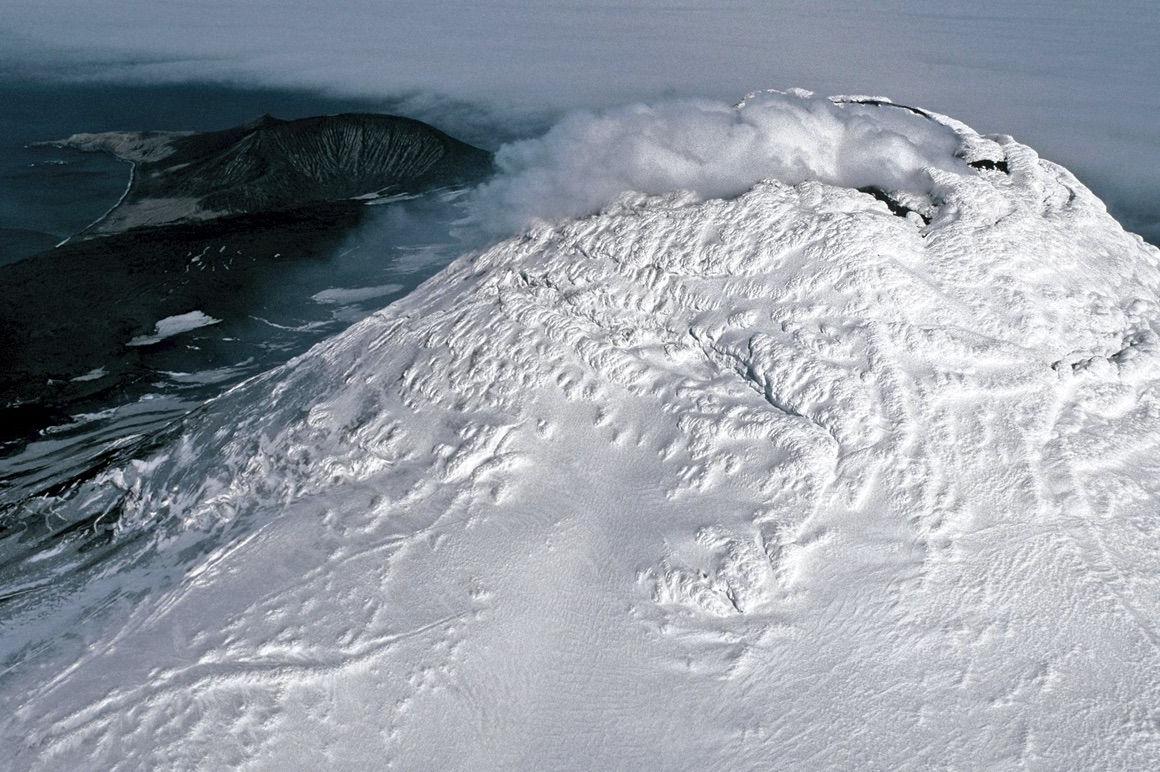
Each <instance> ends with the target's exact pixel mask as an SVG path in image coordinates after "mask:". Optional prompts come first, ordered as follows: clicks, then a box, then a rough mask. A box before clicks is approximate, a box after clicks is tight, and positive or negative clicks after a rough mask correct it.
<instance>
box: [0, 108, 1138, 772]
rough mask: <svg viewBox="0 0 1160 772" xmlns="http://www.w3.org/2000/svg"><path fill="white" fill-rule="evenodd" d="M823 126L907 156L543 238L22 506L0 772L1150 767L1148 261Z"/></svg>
mask: <svg viewBox="0 0 1160 772" xmlns="http://www.w3.org/2000/svg"><path fill="white" fill-rule="evenodd" d="M831 107H833V109H834V110H838V111H840V110H842V109H851V110H856V111H857V112H858V113H859V115H863V116H865V118H864V119H865V120H866V121H870V122H872V123H873V122H874V121H878V123H877V126H879V127H890V130H891V131H897V132H899V133H900V134H901V135H902V136H903V137H904V138H909V140H910V141H911V142H912V144H913V145H914V147H915V148H917V149H918V151H920V152H925V153H927V155H926V160H925V162H922V163H908V164H907V166H906V169H907V174H906V175H904V177H898V178H897V179H896V183H897V184H896V185H894V186H893V187H888V186H886V185H885V183H887V182H889V180H888V179H881V178H875V179H872V180H869V181H867V180H860V179H859V180H850V179H848V178H846V177H843V176H842V175H835V176H833V177H831V178H829V179H828V180H827V179H820V178H819V175H816V174H813V175H803V176H802V177H801V178H795V179H778V178H777V175H776V174H772V175H771V178H769V179H759V180H752V181H751V180H745V184H744V185H742V186H741V187H742V188H743V189H740V190H718V189H711V190H708V191H702V192H700V193H698V192H697V191H684V192H682V191H675V192H674V191H668V192H665V191H660V190H653V191H648V192H649V193H656V194H659V195H647V194H644V193H639V192H638V193H625V194H621V195H619V196H617V197H616V198H615V200H613V201H611V202H603V203H604V204H605V205H604V206H603V207H602V210H601V211H600V212H599V213H598V214H595V215H591V216H586V217H581V218H578V219H577V218H573V219H557V220H551V219H550V218H543V221H542V222H540V223H539V224H538V225H536V226H535V227H533V228H531V229H530V230H528V231H526V232H524V233H523V234H521V235H520V236H517V237H515V238H511V239H508V240H505V241H503V242H501V243H499V244H497V245H495V246H494V247H492V248H490V249H487V250H485V251H482V252H478V253H472V254H468V255H465V256H463V257H462V258H460V259H459V260H457V261H456V262H455V263H453V264H452V265H451V266H450V267H449V268H448V269H446V270H445V271H444V272H442V273H441V274H439V275H438V276H436V277H434V278H433V279H431V280H430V281H428V282H427V283H426V284H424V285H423V286H422V287H420V288H419V289H418V290H416V291H415V292H413V293H412V294H410V295H409V296H407V297H405V298H403V299H401V300H399V301H398V302H395V303H393V304H392V305H390V306H388V307H387V308H385V309H383V310H382V311H380V312H378V313H377V314H375V315H373V316H371V317H369V318H367V319H366V320H364V321H362V322H360V323H358V324H356V325H355V326H353V327H352V328H350V329H349V330H347V331H346V332H345V333H343V334H341V335H339V336H337V337H335V338H333V339H331V340H329V341H327V342H325V343H323V344H320V345H319V346H317V347H315V348H314V349H312V350H311V351H310V352H308V353H307V354H305V355H303V356H301V357H299V358H297V359H295V360H293V361H292V362H290V363H289V364H287V365H286V366H284V367H282V368H279V369H277V370H275V371H272V372H270V373H267V374H266V375H263V376H259V377H258V378H255V379H253V380H251V381H248V382H246V383H245V384H243V385H241V386H239V387H237V388H234V389H232V390H231V391H230V392H228V393H227V394H225V395H223V396H222V397H220V398H219V399H217V400H215V401H214V402H213V403H211V404H210V405H209V406H208V407H207V408H206V409H205V410H203V411H200V412H199V413H197V414H195V415H193V416H191V417H190V419H189V420H188V421H187V422H186V423H185V424H184V425H183V426H181V427H179V428H178V429H177V430H175V432H174V436H173V437H172V438H171V439H170V440H169V441H168V442H166V443H164V444H162V445H160V446H159V447H157V448H156V449H155V450H153V451H152V452H150V453H149V454H146V455H143V456H141V457H139V458H135V459H130V460H127V461H123V462H120V463H117V464H113V465H110V467H109V468H107V469H105V470H104V471H102V472H101V473H100V474H99V475H98V476H97V477H96V478H95V479H92V480H89V481H82V482H80V483H78V484H76V485H75V486H73V487H71V488H69V489H67V490H62V491H59V492H57V493H56V494H55V495H53V496H46V497H43V498H42V499H40V500H37V501H32V502H29V504H28V506H29V507H30V508H31V509H33V510H34V511H36V512H37V513H40V514H42V515H43V518H44V520H45V522H46V523H49V522H52V521H53V519H54V518H58V517H64V513H69V515H68V517H69V518H72V517H74V516H75V515H76V513H84V514H85V515H87V516H89V517H90V520H89V521H87V522H88V523H89V526H90V527H89V528H88V529H87V530H86V531H84V532H73V533H72V535H71V536H70V537H69V538H68V539H64V538H62V539H58V540H57V541H56V542H54V543H55V544H56V546H54V547H53V548H52V549H51V550H46V549H36V550H33V549H29V551H28V552H27V554H25V555H16V556H12V559H10V560H7V561H5V563H4V565H3V566H0V581H2V582H3V585H4V586H5V588H6V595H5V599H6V603H5V605H4V606H3V608H4V614H3V617H2V618H0V662H2V663H3V665H2V666H3V671H2V672H3V675H2V679H3V680H2V682H0V691H2V693H3V695H4V703H5V705H6V706H7V710H6V712H5V715H4V716H2V717H0V745H2V746H3V747H4V748H5V749H7V751H8V753H7V754H6V756H7V758H8V759H9V760H10V762H11V763H12V764H13V766H14V767H17V768H69V767H73V768H75V767H81V766H87V767H93V766H98V767H101V768H109V769H119V768H126V769H127V768H136V767H140V766H170V767H182V768H186V767H192V766H208V767H217V766H227V765H229V766H233V765H238V766H246V767H250V768H320V767H330V766H344V767H382V766H385V765H388V764H389V765H393V766H397V767H398V768H403V769H415V768H448V767H451V768H544V767H551V768H556V767H587V768H693V767H697V768H705V767H709V768H762V767H766V768H768V767H775V766H776V767H785V768H806V767H812V768H817V767H824V766H845V767H852V766H873V767H929V766H936V765H937V766H944V765H949V766H968V767H973V766H996V767H1001V766H1017V765H1042V766H1051V767H1061V766H1068V767H1092V766H1096V767H1124V768H1128V767H1135V768H1146V767H1152V766H1155V765H1156V764H1157V762H1158V761H1160V727H1158V724H1157V721H1158V719H1160V715H1158V713H1160V708H1158V707H1157V706H1158V705H1160V656H1158V654H1160V550H1158V549H1157V546H1158V541H1157V540H1158V537H1160V520H1158V519H1157V502H1158V501H1160V461H1158V460H1157V459H1158V458H1160V456H1158V455H1157V452H1156V449H1157V444H1158V443H1160V367H1158V364H1160V363H1158V357H1160V347H1158V345H1157V342H1158V339H1157V319H1158V318H1160V316H1158V308H1157V304H1158V302H1160V297H1158V295H1157V290H1158V288H1160V253H1158V252H1157V250H1156V249H1155V248H1153V247H1151V246H1148V245H1147V244H1145V243H1144V242H1143V241H1142V240H1141V239H1140V238H1139V237H1137V236H1134V235H1132V234H1130V233H1127V232H1125V231H1124V230H1123V229H1122V228H1121V227H1120V226H1119V225H1118V224H1117V223H1116V222H1115V221H1114V220H1113V219H1112V218H1111V217H1110V216H1109V215H1108V214H1107V213H1106V211H1105V209H1104V206H1103V205H1102V204H1101V202H1100V201H1099V200H1098V199H1097V198H1095V197H1094V196H1093V195H1092V194H1091V193H1090V192H1089V191H1088V190H1087V189H1086V188H1085V187H1084V186H1083V185H1082V184H1080V183H1079V182H1077V180H1076V179H1075V178H1074V177H1073V176H1072V175H1071V174H1070V173H1069V172H1067V171H1066V170H1065V169H1063V168H1062V167H1060V166H1057V165H1055V164H1052V163H1050V162H1047V161H1045V160H1042V159H1040V158H1039V157H1038V156H1037V154H1036V153H1035V152H1034V151H1033V150H1031V149H1030V148H1028V147H1026V146H1024V145H1022V144H1019V143H1018V142H1015V141H1014V140H1012V139H1010V138H1009V137H1004V136H992V137H984V136H980V135H978V134H976V133H975V132H973V131H972V130H970V129H968V128H967V127H965V126H963V125H961V124H958V123H956V122H954V121H951V120H949V119H944V118H942V117H941V116H929V117H924V116H916V115H915V114H914V113H912V112H910V111H907V110H905V109H903V108H900V107H896V106H891V105H887V104H878V103H867V104H860V105H849V106H848V108H842V107H838V106H833V105H831V106H823V105H818V106H817V109H818V110H827V111H828V110H830V109H831ZM904 115H910V116H914V117H916V119H917V120H918V121H919V123H916V122H913V121H910V120H909V119H906V122H905V123H900V120H901V118H900V116H904ZM908 127H910V128H908ZM928 132H934V134H935V135H937V136H938V137H940V138H941V139H940V140H939V141H938V142H934V143H932V142H930V141H929V140H923V139H922V138H923V137H924V136H926V134H927V133H928ZM952 140H953V141H952ZM948 142H949V144H948ZM516 176H518V170H517V174H516ZM851 182H855V183H857V184H859V185H874V186H875V190H873V191H866V192H863V191H859V190H857V189H856V188H854V187H848V186H845V185H843V184H839V183H847V184H850V183H851ZM903 183H905V184H903ZM609 190H610V189H606V192H608V191H609ZM519 200H526V199H524V198H520V199H519ZM590 203H591V202H589V204H590ZM98 537H99V538H98ZM70 539H71V541H70Z"/></svg>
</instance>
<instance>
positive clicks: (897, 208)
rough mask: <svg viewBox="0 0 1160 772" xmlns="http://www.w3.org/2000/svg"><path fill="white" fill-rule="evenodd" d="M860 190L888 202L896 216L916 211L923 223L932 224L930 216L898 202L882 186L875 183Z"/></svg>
mask: <svg viewBox="0 0 1160 772" xmlns="http://www.w3.org/2000/svg"><path fill="white" fill-rule="evenodd" d="M858 192H859V193H866V194H868V195H871V196H874V198H876V199H878V200H879V201H881V202H882V203H884V204H886V206H887V208H888V209H890V212H891V214H893V215H895V216H896V217H901V218H903V219H905V218H906V216H907V215H908V214H910V213H911V212H914V213H915V214H916V215H918V216H919V217H921V218H922V221H923V223H925V224H926V225H930V218H929V217H927V216H926V215H925V214H923V213H922V212H918V211H915V210H914V209H911V208H910V207H908V206H903V205H902V204H900V203H898V201H896V200H895V199H894V197H893V196H891V195H890V194H889V193H887V192H886V191H884V190H882V189H881V188H876V187H874V186H873V185H867V186H866V187H862V188H858Z"/></svg>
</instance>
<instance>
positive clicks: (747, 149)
mask: <svg viewBox="0 0 1160 772" xmlns="http://www.w3.org/2000/svg"><path fill="white" fill-rule="evenodd" d="M958 147H959V141H958V138H957V136H956V135H955V133H954V132H953V130H951V129H950V128H948V127H946V126H943V125H941V124H939V123H936V122H934V121H932V120H929V119H927V118H925V117H922V116H919V115H915V114H913V113H911V112H908V111H906V110H902V109H898V108H892V107H878V106H873V105H863V104H856V103H847V104H838V103H835V102H833V101H831V100H829V99H822V98H817V97H813V96H812V95H811V94H809V92H801V91H796V92H791V93H779V92H766V93H762V94H757V95H754V96H751V97H749V98H747V99H746V100H745V102H743V103H742V104H740V105H731V104H728V103H725V102H716V101H709V100H671V101H664V102H657V103H651V104H636V105H631V106H627V107H619V108H614V109H610V110H606V111H602V112H580V113H574V114H572V115H570V116H568V117H566V118H565V119H564V120H562V121H561V122H560V123H558V124H556V125H555V126H554V127H553V128H552V129H550V130H549V131H548V132H547V133H546V134H545V135H544V136H542V137H539V138H536V139H530V140H523V141H519V142H514V143H511V144H508V145H504V146H503V147H502V148H500V150H499V152H498V154H497V156H496V164H497V166H498V167H499V174H498V175H497V176H496V177H495V178H494V179H493V180H491V181H489V182H488V183H485V184H484V185H482V186H481V187H480V188H478V189H477V190H476V191H475V193H474V195H473V201H472V209H473V217H474V219H476V220H478V222H479V224H480V225H481V226H482V227H484V228H486V229H488V230H492V231H495V232H507V231H511V230H517V229H520V228H524V227H527V226H529V225H532V224H534V223H536V222H537V221H552V220H557V219H559V218H563V217H577V216H582V215H587V214H592V213H595V212H597V211H599V210H600V209H602V208H603V207H605V206H607V205H608V204H609V203H611V202H613V201H614V200H615V199H616V198H617V197H618V196H619V195H621V194H623V193H625V192H628V191H632V192H639V193H646V194H650V195H660V194H665V193H670V192H676V191H689V192H692V193H694V194H696V195H698V196H700V197H702V198H715V197H728V196H734V195H738V194H740V193H743V192H744V191H746V190H748V189H749V188H751V187H752V186H753V185H754V184H755V183H757V182H758V181H760V180H763V179H776V180H780V181H782V182H785V183H787V184H791V185H794V184H798V183H800V182H803V181H805V180H810V179H813V180H819V181H821V182H826V183H830V184H834V185H841V186H845V187H854V188H859V187H864V186H874V187H877V188H880V189H883V190H889V191H899V190H905V191H912V192H915V193H927V192H929V188H930V183H929V180H928V178H927V177H926V175H924V174H923V170H924V169H926V168H928V167H936V168H940V169H946V170H952V171H953V170H960V171H962V170H965V164H964V162H963V161H961V160H960V159H958V158H956V157H955V156H954V153H955V151H956V150H957V149H958Z"/></svg>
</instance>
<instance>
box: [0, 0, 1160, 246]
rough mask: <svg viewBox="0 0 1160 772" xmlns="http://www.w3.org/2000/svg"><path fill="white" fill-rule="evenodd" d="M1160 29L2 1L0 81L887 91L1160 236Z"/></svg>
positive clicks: (563, 5)
mask: <svg viewBox="0 0 1160 772" xmlns="http://www.w3.org/2000/svg"><path fill="white" fill-rule="evenodd" d="M1157 28H1160V3H1156V2H1154V1H1150V0H1149V1H1144V0H1112V1H1107V0H1105V1H1104V2H1091V1H1090V0H1070V1H1069V2H1064V3H1060V2H1055V1H1054V0H1053V1H1051V2H1045V1H1043V0H1026V1H1024V2H1014V3H1013V2H1009V0H976V1H975V2H972V3H962V2H958V1H957V0H927V1H926V2H903V1H902V0H884V1H883V2H877V3H873V4H870V3H864V2H850V1H848V0H823V1H822V2H802V1H798V0H761V1H760V2H754V1H751V0H745V1H737V0H723V1H721V2H712V3H709V2H697V1H696V0H685V2H666V1H663V0H637V2H633V3H624V2H607V1H605V2H566V1H564V0H539V1H538V2H528V1H523V2H515V1H513V0H495V1H493V2H465V1H464V0H448V1H447V2H440V3H437V4H436V3H413V2H406V3H404V2H383V1H382V0H332V2H327V3H320V2H317V1H316V0H315V1H312V2H308V1H307V0H278V1H277V2H273V1H272V0H250V1H248V2H239V1H238V0H201V1H200V2H197V3H191V2H157V1H156V0H150V1H149V2H146V1H145V0H90V2H86V3H77V2H75V0H36V1H35V2H32V1H31V0H8V1H7V2H6V3H5V14H4V21H3V22H2V23H0V77H2V78H4V79H9V80H11V79H18V78H68V79H93V78H96V79H112V80H117V81H133V82H172V81H218V82H227V83H236V84H245V85H266V86H279V87H283V86H285V87H295V88H298V87H308V88H314V89H320V90H323V91H326V92H328V93H333V94H341V95H347V96H374V97H396V96H402V95H410V96H411V97H413V98H419V99H427V100H435V101H438V100H441V99H449V100H456V101H457V102H460V103H462V102H466V103H470V104H474V105H477V106H478V108H479V109H480V110H482V111H491V112H493V113H495V114H497V115H500V116H504V119H505V120H508V121H511V122H519V121H521V120H526V119H527V116H529V115H537V114H538V115H543V114H549V115H551V114H555V113H558V112H560V111H566V110H570V109H577V108H592V107H605V106H611V105H617V104H623V103H628V102H635V101H640V100H654V99H658V98H662V97H685V96H702V97H710V98H714V99H722V100H735V99H738V98H740V97H741V96H742V95H744V94H745V93H747V92H749V91H753V90H755V89H761V88H789V87H802V88H807V89H810V90H813V91H816V92H819V93H822V94H850V93H859V94H876V95H884V96H888V97H891V98H893V99H895V100H896V101H900V102H906V103H910V104H916V105H921V106H923V107H927V108H930V109H934V110H937V111H939V112H943V113H946V114H949V115H952V116H955V117H957V118H960V119H962V120H964V121H966V122H967V123H969V124H971V125H972V126H974V127H975V128H977V129H979V130H981V131H986V132H1001V133H1007V134H1011V135H1014V136H1015V137H1016V138H1018V139H1019V140H1021V141H1023V142H1026V143H1028V144H1030V145H1032V146H1033V147H1035V148H1037V149H1038V150H1039V151H1040V152H1041V154H1043V155H1044V156H1045V157H1048V158H1051V159H1052V160H1056V161H1059V162H1061V163H1064V164H1065V165H1067V166H1068V167H1069V168H1071V169H1072V170H1073V171H1074V172H1076V173H1077V174H1078V175H1079V176H1080V178H1081V179H1083V180H1085V181H1086V182H1088V183H1089V184H1090V185H1091V186H1092V187H1093V188H1095V189H1096V190H1097V192H1100V193H1101V194H1102V195H1104V196H1105V198H1107V199H1108V200H1109V201H1111V203H1113V204H1114V205H1115V206H1116V207H1117V209H1118V211H1120V212H1121V213H1122V215H1123V216H1124V217H1125V218H1127V219H1130V220H1132V222H1131V223H1130V224H1131V225H1134V226H1136V227H1137V228H1138V229H1144V230H1146V229H1148V228H1155V229H1156V231H1157V232H1158V233H1160V214H1158V213H1160V204H1158V202H1160V183H1158V182H1157V179H1156V170H1157V169H1160V133H1158V132H1157V130H1156V126H1157V125H1160V98H1157V96H1156V94H1155V79H1156V76H1157V74H1158V73H1160V46H1157V45H1155V42H1154V34H1155V30H1156V29H1157ZM452 128H453V127H452Z"/></svg>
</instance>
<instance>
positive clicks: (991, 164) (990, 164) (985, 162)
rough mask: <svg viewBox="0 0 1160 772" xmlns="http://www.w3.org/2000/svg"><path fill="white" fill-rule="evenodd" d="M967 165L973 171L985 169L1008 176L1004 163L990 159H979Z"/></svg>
mask: <svg viewBox="0 0 1160 772" xmlns="http://www.w3.org/2000/svg"><path fill="white" fill-rule="evenodd" d="M967 165H968V166H971V167H973V168H975V169H987V170H989V171H999V172H1003V174H1010V172H1009V171H1008V169H1007V162H1006V161H992V160H991V159H990V158H980V159H979V160H977V161H970V162H969V163H968V164H967Z"/></svg>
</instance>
